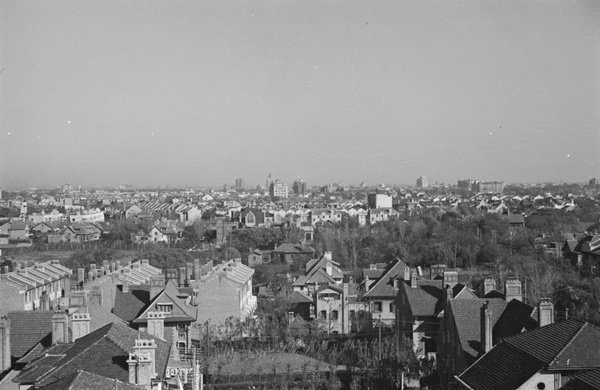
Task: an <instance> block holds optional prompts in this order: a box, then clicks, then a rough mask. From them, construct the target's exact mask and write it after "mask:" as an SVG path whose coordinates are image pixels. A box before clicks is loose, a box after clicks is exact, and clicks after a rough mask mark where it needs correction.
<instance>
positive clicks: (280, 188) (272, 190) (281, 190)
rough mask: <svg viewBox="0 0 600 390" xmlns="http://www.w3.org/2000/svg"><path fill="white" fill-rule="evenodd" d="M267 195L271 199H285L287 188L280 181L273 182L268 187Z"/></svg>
mask: <svg viewBox="0 0 600 390" xmlns="http://www.w3.org/2000/svg"><path fill="white" fill-rule="evenodd" d="M269 194H270V195H271V197H278V198H287V197H288V188H287V186H286V185H285V183H284V182H282V181H281V180H275V181H273V182H271V185H270V186H269Z"/></svg>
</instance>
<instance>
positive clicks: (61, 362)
mask: <svg viewBox="0 0 600 390" xmlns="http://www.w3.org/2000/svg"><path fill="white" fill-rule="evenodd" d="M138 338H143V339H153V340H154V341H155V343H156V346H157V347H156V354H155V355H156V372H157V373H158V374H159V376H160V375H162V373H164V371H165V369H166V365H167V360H168V357H169V349H170V344H169V343H168V342H166V341H163V340H160V339H159V338H156V337H153V336H150V335H149V334H147V333H143V332H138V331H136V330H133V329H131V328H128V327H126V326H122V325H119V324H115V323H112V324H109V325H106V326H105V327H103V328H100V329H98V330H97V331H95V332H92V333H90V334H88V335H87V336H84V337H82V338H80V339H78V340H77V341H76V342H75V343H72V344H67V345H66V346H65V345H57V346H54V347H51V348H49V349H48V350H47V351H46V353H45V354H44V355H41V357H40V358H38V359H36V360H34V361H33V362H31V363H30V364H28V365H27V366H26V367H25V369H24V371H23V372H22V373H21V374H19V375H18V376H17V377H16V378H15V381H16V382H19V383H36V384H37V385H38V386H44V385H47V384H50V383H53V382H55V381H57V380H59V379H61V378H64V377H65V376H67V375H70V374H73V373H74V372H77V371H78V370H83V371H88V372H91V373H94V374H98V375H102V376H105V377H107V378H112V379H117V380H120V381H122V382H127V381H128V380H129V374H128V364H127V363H126V361H127V358H128V354H129V353H130V352H133V347H134V345H135V340H136V339H138Z"/></svg>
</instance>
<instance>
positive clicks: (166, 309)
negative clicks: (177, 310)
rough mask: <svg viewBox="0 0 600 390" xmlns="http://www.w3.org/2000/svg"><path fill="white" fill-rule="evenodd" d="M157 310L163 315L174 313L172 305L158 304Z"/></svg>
mask: <svg viewBox="0 0 600 390" xmlns="http://www.w3.org/2000/svg"><path fill="white" fill-rule="evenodd" d="M156 308H157V309H158V311H160V312H162V313H170V312H172V311H173V305H172V304H171V303H157V304H156Z"/></svg>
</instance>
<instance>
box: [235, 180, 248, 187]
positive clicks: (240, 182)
mask: <svg viewBox="0 0 600 390" xmlns="http://www.w3.org/2000/svg"><path fill="white" fill-rule="evenodd" d="M245 187H246V183H244V179H241V178H239V179H235V188H237V189H241V188H245Z"/></svg>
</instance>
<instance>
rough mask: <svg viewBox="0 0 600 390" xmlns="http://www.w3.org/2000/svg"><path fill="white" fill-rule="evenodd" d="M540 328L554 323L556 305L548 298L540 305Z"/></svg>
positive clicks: (538, 308) (543, 299)
mask: <svg viewBox="0 0 600 390" xmlns="http://www.w3.org/2000/svg"><path fill="white" fill-rule="evenodd" d="M537 310H538V326H539V327H540V328H541V327H542V326H546V325H550V324H553V323H554V305H553V304H552V301H550V299H548V298H542V300H541V301H540V303H538V307H537Z"/></svg>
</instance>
